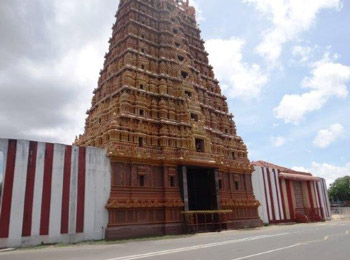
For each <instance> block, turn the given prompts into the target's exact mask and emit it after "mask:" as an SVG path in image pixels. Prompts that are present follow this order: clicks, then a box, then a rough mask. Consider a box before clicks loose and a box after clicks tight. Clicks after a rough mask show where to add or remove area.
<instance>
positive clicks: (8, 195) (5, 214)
mask: <svg viewBox="0 0 350 260" xmlns="http://www.w3.org/2000/svg"><path fill="white" fill-rule="evenodd" d="M16 150H17V141H16V140H9V142H8V149H7V160H6V170H5V179H4V186H3V189H4V191H3V193H2V194H3V198H2V203H1V216H0V238H7V237H8V236H9V229H10V215H11V202H12V190H13V181H14V176H15V163H16Z"/></svg>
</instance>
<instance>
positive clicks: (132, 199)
mask: <svg viewBox="0 0 350 260" xmlns="http://www.w3.org/2000/svg"><path fill="white" fill-rule="evenodd" d="M116 18H117V22H116V23H115V24H114V25H113V35H112V37H111V38H110V40H109V43H110V47H109V51H108V53H106V55H105V63H104V68H103V70H101V72H100V78H99V81H98V87H97V88H96V89H95V90H94V97H93V99H92V106H91V108H90V109H89V110H88V112H87V114H88V118H87V119H86V127H85V133H84V134H83V135H81V136H79V138H78V139H77V140H76V144H77V145H80V146H96V147H104V148H106V149H107V153H108V155H109V156H110V158H111V160H112V191H111V196H110V200H109V202H108V204H107V205H106V207H107V208H108V210H109V228H108V230H107V237H109V238H117V237H125V236H139V235H150V234H164V233H166V234H168V233H180V232H182V231H183V226H184V217H183V215H182V214H181V212H183V211H191V210H212V211H215V210H220V209H226V210H232V212H231V213H230V214H229V216H228V220H229V221H228V222H229V224H228V228H235V227H243V226H258V225H260V224H261V221H260V219H259V217H258V212H257V208H258V206H259V203H258V202H257V201H256V200H255V197H254V194H253V189H252V182H251V173H252V171H253V167H252V166H251V165H250V162H249V160H248V156H247V154H248V152H247V147H246V145H245V144H244V143H243V141H242V139H241V138H240V137H239V136H237V133H236V126H235V123H234V121H233V115H232V114H230V113H229V111H228V105H227V102H226V98H225V97H224V96H223V95H222V94H221V90H220V87H219V82H218V81H217V80H216V79H215V76H214V73H213V68H212V66H210V65H209V62H208V53H207V52H206V51H205V49H204V41H203V40H202V39H201V36H200V30H199V29H198V25H197V23H196V19H195V10H194V8H193V7H190V6H189V4H188V1H187V2H183V1H180V0H142V1H141V0H121V1H120V4H119V9H118V12H117V14H116ZM228 66H229V64H228Z"/></svg>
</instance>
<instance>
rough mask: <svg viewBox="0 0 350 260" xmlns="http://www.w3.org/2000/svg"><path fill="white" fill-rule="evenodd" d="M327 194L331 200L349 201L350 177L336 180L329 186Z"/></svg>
mask: <svg viewBox="0 0 350 260" xmlns="http://www.w3.org/2000/svg"><path fill="white" fill-rule="evenodd" d="M328 194H329V198H330V199H331V200H332V199H333V200H340V201H350V176H345V177H342V178H339V179H336V180H335V182H334V183H332V184H331V185H330V188H329V189H328Z"/></svg>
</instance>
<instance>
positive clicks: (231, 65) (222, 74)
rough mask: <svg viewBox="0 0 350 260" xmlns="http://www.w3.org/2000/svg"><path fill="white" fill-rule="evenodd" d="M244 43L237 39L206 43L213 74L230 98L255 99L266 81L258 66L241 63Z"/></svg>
mask: <svg viewBox="0 0 350 260" xmlns="http://www.w3.org/2000/svg"><path fill="white" fill-rule="evenodd" d="M244 45H245V41H244V40H242V39H238V38H231V39H229V40H224V39H212V40H208V41H207V42H206V45H205V46H206V50H207V51H208V52H209V59H210V62H211V64H212V65H213V66H214V70H215V73H216V75H217V77H218V78H219V80H220V81H221V83H222V84H223V85H225V91H226V93H227V94H228V95H229V96H230V97H234V98H242V99H252V98H257V97H258V96H259V95H260V93H261V91H262V88H263V87H264V86H265V84H266V83H267V81H268V76H267V75H266V74H264V73H263V72H262V70H261V68H260V66H259V65H258V64H251V65H250V64H248V63H245V62H243V60H242V59H243V55H242V49H243V47H244Z"/></svg>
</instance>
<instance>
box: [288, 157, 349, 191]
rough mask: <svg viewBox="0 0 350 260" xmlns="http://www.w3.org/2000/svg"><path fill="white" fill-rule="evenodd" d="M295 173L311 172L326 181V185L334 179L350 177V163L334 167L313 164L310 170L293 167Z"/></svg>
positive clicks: (325, 164) (326, 164)
mask: <svg viewBox="0 0 350 260" xmlns="http://www.w3.org/2000/svg"><path fill="white" fill-rule="evenodd" d="M293 170H296V171H305V172H311V173H312V174H313V175H314V176H317V177H321V178H324V179H326V180H327V185H328V186H329V185H330V184H332V183H333V182H334V181H335V180H336V179H338V178H341V177H344V176H347V175H350V162H349V163H346V164H345V165H344V166H336V165H332V164H328V163H317V162H313V163H312V165H311V168H310V169H308V168H305V167H293Z"/></svg>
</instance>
